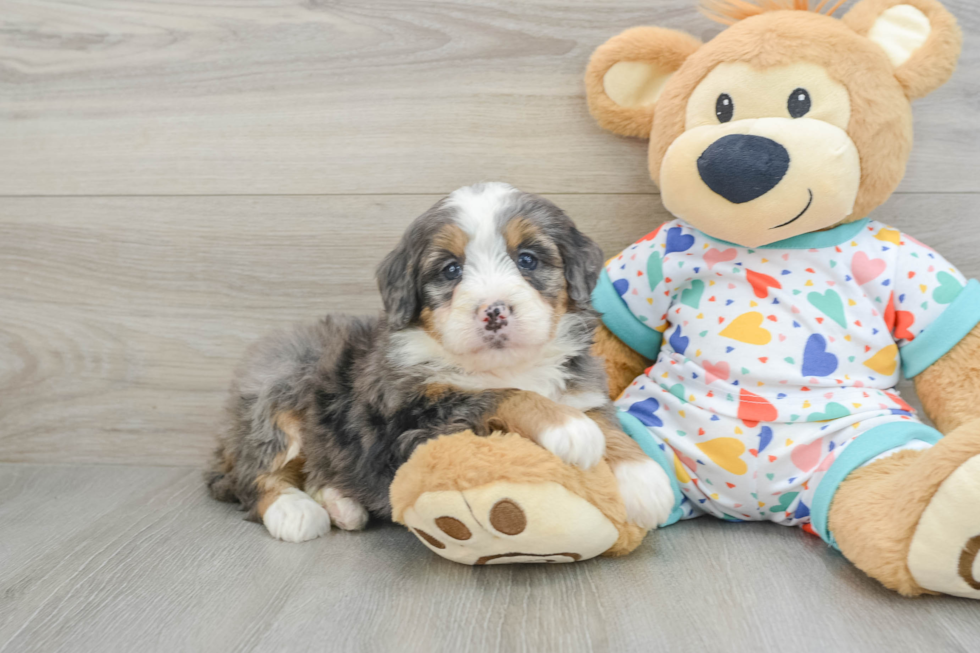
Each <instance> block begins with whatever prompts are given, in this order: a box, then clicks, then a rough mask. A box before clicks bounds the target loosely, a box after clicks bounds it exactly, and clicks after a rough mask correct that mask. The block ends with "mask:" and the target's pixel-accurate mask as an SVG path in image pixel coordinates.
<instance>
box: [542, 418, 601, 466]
mask: <svg viewBox="0 0 980 653" xmlns="http://www.w3.org/2000/svg"><path fill="white" fill-rule="evenodd" d="M537 441H538V444H540V445H541V446H542V447H544V448H545V449H547V450H548V451H550V452H551V453H553V454H555V455H556V456H558V457H559V458H561V459H562V460H563V461H564V462H566V463H568V464H569V465H577V466H579V467H581V468H582V469H592V468H593V467H595V466H596V465H597V464H598V463H599V461H600V460H601V459H602V456H603V455H605V453H606V436H605V434H604V433H603V432H602V429H601V428H599V425H598V424H596V423H595V422H594V421H592V420H591V419H589V418H588V417H586V416H585V415H582V416H581V417H572V418H570V419H569V420H568V421H567V422H565V423H564V424H562V425H561V426H554V427H551V428H549V429H546V430H545V431H544V432H542V433H541V434H540V435H539V436H538V438H537Z"/></svg>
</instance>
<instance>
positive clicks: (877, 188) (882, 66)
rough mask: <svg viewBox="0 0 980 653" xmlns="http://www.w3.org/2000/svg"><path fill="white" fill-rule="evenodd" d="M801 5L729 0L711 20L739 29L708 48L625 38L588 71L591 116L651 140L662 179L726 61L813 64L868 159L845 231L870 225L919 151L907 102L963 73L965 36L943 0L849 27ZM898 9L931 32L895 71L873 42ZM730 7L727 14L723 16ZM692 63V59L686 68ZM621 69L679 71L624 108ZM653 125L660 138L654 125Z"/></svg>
mask: <svg viewBox="0 0 980 653" xmlns="http://www.w3.org/2000/svg"><path fill="white" fill-rule="evenodd" d="M796 4H802V3H797V2H796V1H795V0H786V1H785V2H784V1H783V0H765V1H764V2H761V3H752V2H746V1H745V0H723V1H722V2H718V3H713V4H709V6H708V11H709V12H712V11H713V12H714V13H715V14H718V13H719V10H720V13H721V15H723V16H728V17H729V18H734V17H738V18H747V19H746V20H740V21H739V22H736V23H735V24H734V25H732V26H731V27H730V28H728V29H727V30H725V31H724V32H723V33H722V34H721V35H719V36H718V37H716V38H714V39H712V40H711V41H710V42H708V43H706V44H704V45H703V46H701V47H700V48H698V47H697V45H698V44H697V41H696V39H694V38H693V37H691V36H689V35H687V34H684V33H683V32H678V31H674V30H669V29H663V28H658V27H637V28H633V29H630V30H626V31H625V32H623V33H622V34H620V35H619V36H616V37H614V38H612V39H610V40H609V41H608V42H606V43H605V44H604V45H602V46H600V47H599V48H597V49H596V51H595V53H594V54H593V56H592V60H591V61H590V62H589V67H588V70H587V72H586V94H587V97H588V101H589V110H590V111H591V112H592V115H593V116H594V117H595V118H596V120H597V121H598V122H599V124H600V125H601V126H602V127H604V128H606V129H608V130H610V131H613V132H615V133H617V134H622V135H627V136H638V137H646V136H649V137H650V152H649V168H650V177H651V178H652V179H653V181H654V182H658V183H659V180H660V164H661V162H662V160H663V157H664V153H665V152H666V151H667V148H668V147H670V145H671V143H673V142H674V140H675V139H676V138H677V137H678V136H679V135H680V134H681V133H683V132H684V128H685V125H684V122H685V111H686V106H687V100H688V98H689V97H690V96H691V92H692V91H693V90H694V88H695V87H696V86H697V84H698V83H699V82H700V81H701V80H702V79H703V78H704V76H705V75H706V74H707V73H708V72H709V71H710V70H711V69H713V68H714V67H715V66H717V65H718V64H719V63H722V62H733V61H741V62H745V63H748V64H750V65H752V66H756V67H759V68H766V67H771V66H779V65H783V64H788V63H792V62H798V61H805V62H812V63H817V64H819V65H821V66H824V67H825V68H826V69H827V71H828V72H829V73H830V75H831V76H832V77H833V78H834V79H835V80H837V81H839V82H841V83H842V84H844V85H845V86H846V87H847V89H848V92H849V94H850V97H851V107H852V112H851V121H850V124H849V125H848V128H847V132H848V134H849V135H850V137H851V139H852V140H853V141H854V144H855V145H856V146H857V148H858V152H859V153H860V158H861V171H862V172H861V186H860V191H859V193H858V197H857V200H856V202H855V205H854V210H853V212H852V213H851V215H850V216H848V218H847V219H846V220H844V221H845V222H848V221H853V220H858V219H860V218H863V217H865V216H866V215H867V214H868V213H870V212H871V210H873V209H874V208H875V207H877V206H879V205H881V204H882V203H883V202H884V201H885V200H886V199H888V197H889V196H890V195H891V194H892V192H893V191H894V190H895V188H896V187H897V186H898V183H899V182H900V181H901V179H902V176H903V175H904V174H905V162H906V160H907V159H908V155H909V151H910V148H911V145H912V111H911V106H910V105H909V102H908V100H909V99H911V98H918V97H922V96H923V95H925V94H927V93H928V92H930V91H931V90H933V89H935V88H937V87H939V86H940V85H942V84H943V83H944V82H945V81H946V80H947V79H948V78H949V76H950V74H951V73H952V71H953V69H954V68H955V66H956V58H957V55H958V53H959V49H960V43H961V39H962V37H961V35H960V30H959V28H958V27H957V25H956V20H955V18H953V16H952V15H951V14H950V13H949V12H947V11H946V10H945V9H944V8H943V7H942V6H941V5H940V4H939V3H938V2H936V1H935V0H908V1H907V2H906V1H905V0H863V1H862V2H859V3H857V4H856V5H855V6H854V7H853V8H852V9H851V11H850V12H848V13H847V14H846V15H845V16H844V18H843V19H842V20H838V19H836V18H832V17H830V16H828V15H824V14H821V13H818V12H817V10H822V9H825V7H824V6H823V4H824V3H820V4H818V5H817V6H816V7H814V8H813V10H812V11H786V10H785V9H786V8H788V7H786V6H784V5H790V6H791V7H792V8H803V7H802V6H800V7H796V6H795V5H796ZM896 4H909V5H912V6H914V7H916V8H918V9H920V10H921V11H922V12H923V13H924V14H925V15H926V16H927V17H928V18H929V20H930V24H931V32H930V35H929V37H928V38H927V40H926V42H925V43H924V44H923V45H922V47H921V48H919V49H918V50H916V51H915V52H914V53H913V54H912V56H911V57H910V58H909V60H908V61H906V62H905V63H904V64H902V65H901V66H899V67H898V69H893V68H892V65H891V63H890V61H889V60H888V58H887V56H886V55H885V53H884V51H882V50H881V48H879V47H878V46H877V45H876V44H875V43H873V42H872V41H870V40H869V39H867V38H865V35H866V34H867V32H868V30H870V28H871V26H872V25H873V24H874V20H875V19H876V18H877V17H878V15H879V14H880V13H881V12H882V11H884V10H885V9H887V8H888V7H891V6H893V5H896ZM725 7H727V9H725ZM684 57H686V60H684ZM619 61H648V62H651V63H653V64H655V65H657V66H658V67H661V66H662V67H664V68H665V69H670V70H677V72H676V73H675V74H674V75H673V76H672V77H671V79H670V82H669V84H668V85H667V86H666V87H665V88H664V90H663V93H662V94H661V95H660V97H659V98H658V100H657V101H656V104H655V106H654V105H645V106H640V107H621V106H618V105H616V104H615V103H614V102H612V100H610V99H609V98H608V97H607V96H606V94H605V92H604V89H603V76H604V75H605V73H606V71H608V70H609V68H611V67H612V66H613V65H614V64H616V63H617V62H619ZM651 118H652V129H651V123H650V120H651Z"/></svg>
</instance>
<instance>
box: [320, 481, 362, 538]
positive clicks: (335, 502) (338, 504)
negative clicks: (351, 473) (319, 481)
mask: <svg viewBox="0 0 980 653" xmlns="http://www.w3.org/2000/svg"><path fill="white" fill-rule="evenodd" d="M311 496H312V497H313V499H314V500H315V501H317V502H318V503H319V504H320V505H321V506H323V507H324V508H326V509H327V513H329V514H330V519H332V520H333V523H334V524H336V525H337V526H338V527H339V528H341V529H343V530H345V531H360V530H364V527H365V526H367V523H368V511H367V510H365V509H364V506H362V505H361V504H359V503H358V502H357V501H354V500H353V499H350V498H348V497H345V496H344V495H343V494H342V493H341V492H340V490H337V489H335V488H332V487H324V488H320V489H319V490H317V491H316V492H313V493H312V494H311Z"/></svg>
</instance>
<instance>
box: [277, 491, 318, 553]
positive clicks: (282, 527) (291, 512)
mask: <svg viewBox="0 0 980 653" xmlns="http://www.w3.org/2000/svg"><path fill="white" fill-rule="evenodd" d="M262 523H263V524H265V527H266V528H267V529H268V530H269V533H270V534H271V535H272V537H274V538H276V539H277V540H282V541H283V542H305V541H307V540H313V539H316V538H318V537H320V536H321V535H324V534H326V533H328V532H330V515H328V514H327V511H326V510H324V509H323V506H321V505H320V504H319V503H317V502H316V501H314V500H313V499H312V498H311V497H310V495H308V494H307V493H306V492H303V491H302V490H298V489H296V488H287V489H286V490H284V491H283V492H282V494H280V495H279V498H278V499H276V500H275V501H273V502H272V505H271V506H269V507H268V508H267V509H266V511H265V514H264V515H262Z"/></svg>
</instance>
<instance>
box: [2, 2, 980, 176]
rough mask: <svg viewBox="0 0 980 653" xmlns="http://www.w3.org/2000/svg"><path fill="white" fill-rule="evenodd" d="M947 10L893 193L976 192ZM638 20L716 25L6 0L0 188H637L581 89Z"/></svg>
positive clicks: (631, 167) (706, 30) (685, 12)
mask: <svg viewBox="0 0 980 653" xmlns="http://www.w3.org/2000/svg"><path fill="white" fill-rule="evenodd" d="M946 4H947V6H948V7H949V8H950V9H951V10H952V11H953V12H954V13H955V14H956V15H957V16H958V18H959V20H960V23H961V24H962V25H963V28H964V31H965V33H966V45H965V51H964V54H963V57H962V61H961V64H960V68H959V70H958V72H957V73H956V75H955V76H954V78H953V79H952V81H951V82H950V83H949V84H947V85H946V86H945V87H943V88H942V89H940V90H939V91H938V92H936V93H935V94H934V95H933V96H931V97H929V98H926V99H924V100H922V101H919V102H918V103H917V104H916V114H915V129H916V134H917V136H916V144H915V149H914V153H913V155H912V160H911V162H910V165H909V174H908V176H907V178H906V180H905V182H903V184H902V187H901V188H902V190H904V191H907V192H910V191H917V192H937V191H946V192H953V191H958V192H966V191H978V190H980V164H978V161H977V158H976V156H975V152H976V151H977V150H978V149H980V135H978V134H980V133H978V131H977V129H976V126H977V124H980V106H978V104H977V102H975V101H974V98H975V96H976V92H977V82H978V80H980V38H978V37H980V5H977V4H976V3H975V2H973V0H948V1H947V2H946ZM641 24H660V25H663V26H667V27H672V28H676V29H683V30H687V31H689V32H691V33H693V34H696V35H699V36H702V37H704V38H710V37H711V36H713V35H714V34H716V33H717V32H718V28H717V26H716V25H715V24H714V23H712V22H710V21H708V20H707V19H706V18H704V17H703V16H701V15H700V14H699V13H698V12H697V10H696V1H695V0H660V1H658V2H656V3H651V2H649V0H615V1H614V2H602V3H597V2H593V1H591V0H576V1H571V2H556V1H554V0H534V1H529V2H521V3H520V4H519V5H515V4H514V3H511V2H506V1H505V0H457V1H455V2H428V1H424V2H423V1H413V2H408V1H402V0H400V1H398V2H390V1H389V2H383V1H376V0H375V1H372V2H364V1H362V0H348V1H346V2H330V3H278V2H263V3H253V4H242V3H240V2H237V1H236V0H208V1H207V2H194V3H145V2H141V1H139V0H94V1H92V2H84V3H77V2H69V1H66V0H6V1H5V2H4V9H3V12H2V15H0V152H2V153H3V156H0V194H5V195H65V194H109V195H112V194H117V195H119V194H121V195H126V194H151V193H156V194H173V195H188V194H252V193H268V194H282V193H311V194H321V193H334V194H336V193H444V192H448V191H449V190H452V189H453V188H455V187H457V186H461V185H464V184H468V183H472V182H474V181H476V180H479V179H488V178H500V179H504V180H507V181H510V182H512V183H514V184H516V185H519V186H526V187H529V188H534V189H538V190H540V191H547V192H651V191H653V184H652V183H651V182H650V180H649V179H648V178H647V173H646V163H645V159H646V148H645V146H644V144H643V143H641V142H639V141H635V140H631V139H625V138H619V137H616V136H613V135H611V134H608V133H605V132H603V131H602V130H600V129H599V128H598V127H597V126H596V125H595V124H594V123H593V121H592V119H591V118H590V117H589V115H588V111H587V109H586V105H585V99H584V91H583V84H582V76H583V73H584V70H585V65H586V62H587V61H588V57H589V55H590V54H591V52H592V51H593V50H594V49H595V48H596V47H597V46H598V45H600V44H601V43H603V42H604V41H605V40H606V39H608V38H610V37H611V36H613V35H614V34H616V33H618V32H619V31H621V30H623V29H625V28H627V27H632V26H635V25H641Z"/></svg>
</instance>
